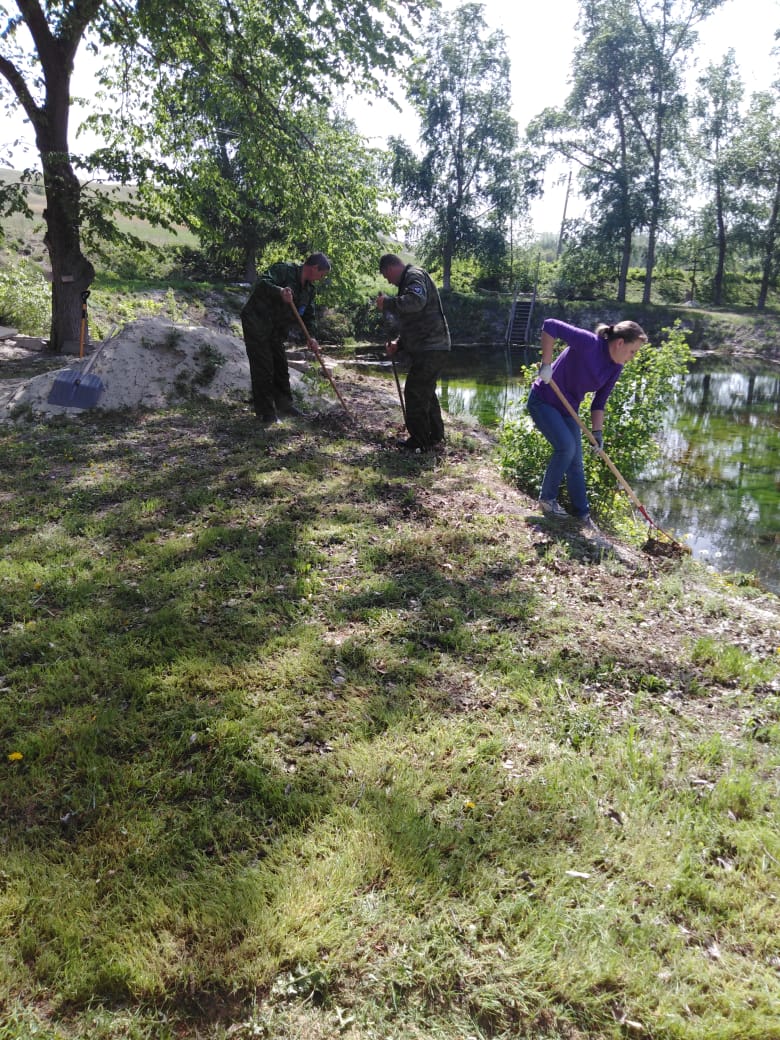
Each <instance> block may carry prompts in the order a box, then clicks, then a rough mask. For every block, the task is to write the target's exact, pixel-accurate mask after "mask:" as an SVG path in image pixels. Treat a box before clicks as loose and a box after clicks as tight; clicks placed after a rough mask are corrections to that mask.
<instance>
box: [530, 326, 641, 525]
mask: <svg viewBox="0 0 780 1040" xmlns="http://www.w3.org/2000/svg"><path fill="white" fill-rule="evenodd" d="M556 339H560V340H563V342H564V343H565V344H566V349H565V350H563V351H562V352H561V353H560V354H559V355H558V357H557V358H556V359H555V363H554V364H553V348H554V346H555V341H556ZM645 343H647V336H646V335H645V333H644V331H643V330H642V329H641V328H640V326H639V325H637V324H636V322H634V321H620V322H618V323H617V324H616V325H598V326H597V327H596V331H595V332H588V331H587V330H586V329H579V328H577V327H576V326H574V325H567V324H566V323H565V322H563V321H556V319H555V318H547V320H546V321H545V323H544V325H543V326H542V364H541V367H540V369H539V376H538V378H537V379H536V380H535V382H534V384H533V386H532V387H531V393H530V395H529V397H528V412H529V414H530V416H531V418H532V419H533V421H534V425H535V426H536V427H537V429H538V430H539V431H540V433H542V434H543V435H544V436H545V437H546V438H547V440H548V441H549V442H550V444H551V445H552V447H553V454H552V458H551V459H550V462H549V464H548V466H547V471H546V473H545V474H544V480H543V481H542V490H541V492H540V494H539V505H540V506H541V508H542V512H544V513H546V514H547V515H548V516H551V517H560V518H565V517H567V516H568V513H567V512H566V510H565V509H564V508H563V506H561V505H560V503H559V502H558V491H559V489H560V486H561V484H562V483H563V478H564V477H565V478H566V486H567V488H568V491H569V498H570V499H571V504H572V508H573V510H574V515H575V517H576V518H577V519H578V520H579V521H580V522H581V523H583V524H585V525H587V526H592V521H591V519H590V509H589V507H588V494H587V491H586V490H585V470H584V469H583V465H582V433H581V432H580V428H579V426H578V425H577V423H576V421H575V420H574V418H573V417H572V416H571V415H570V414H569V413H568V412H567V411H566V409H565V407H564V405H563V403H562V402H561V401H559V400H558V397H557V396H556V394H555V392H554V390H553V389H552V387H550V386H549V385H548V384H549V382H550V380H551V379H554V380H555V384H556V386H557V387H558V389H559V390H560V391H561V392H562V394H563V396H564V397H565V398H566V399H567V400H568V402H569V403H570V404H571V406H572V408H573V409H574V410H575V412H579V410H580V405H581V404H582V400H583V398H584V397H585V394H588V393H592V394H593V402H592V404H591V409H590V422H591V428H592V432H593V435H594V437H595V438H596V440H597V441H598V444H599V447H601V444H602V439H603V433H602V430H603V427H604V406H605V404H606V402H607V398H608V397H609V395H610V393H611V392H612V388H613V387H614V385H615V383H616V382H617V378H618V376H619V375H620V373H621V372H622V371H623V365H625V364H626V362H627V361H630V360H631V358H632V357H634V355H635V354H636V353H637V351H638V350H639V348H640V347H641V346H642V345H643V344H645Z"/></svg>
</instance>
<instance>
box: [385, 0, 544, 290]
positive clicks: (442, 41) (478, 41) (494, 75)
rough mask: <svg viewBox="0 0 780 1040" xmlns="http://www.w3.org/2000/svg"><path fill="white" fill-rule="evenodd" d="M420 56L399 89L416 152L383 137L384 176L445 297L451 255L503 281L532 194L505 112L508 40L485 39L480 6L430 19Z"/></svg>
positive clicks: (497, 35)
mask: <svg viewBox="0 0 780 1040" xmlns="http://www.w3.org/2000/svg"><path fill="white" fill-rule="evenodd" d="M423 55H424V56H421V57H420V58H419V59H418V61H417V63H416V65H415V66H414V67H413V69H412V73H411V75H410V77H409V80H408V89H407V96H408V98H409V101H410V102H411V104H412V106H413V107H414V109H415V111H416V112H417V114H418V116H419V118H420V121H421V131H420V141H421V143H422V154H421V156H419V157H418V156H417V155H416V154H415V152H414V151H413V150H412V149H411V148H410V147H409V145H408V144H407V143H406V142H405V141H403V140H401V139H399V138H391V139H390V141H389V146H390V175H391V177H392V180H393V183H394V185H395V186H396V187H397V188H398V189H399V194H400V200H401V202H402V203H403V204H405V205H407V206H409V207H411V208H412V209H413V210H414V211H415V212H416V213H418V214H419V215H420V216H421V217H422V218H423V220H424V221H425V226H424V227H423V229H422V232H421V233H420V234H419V235H418V240H417V249H418V252H419V253H420V256H421V257H422V258H423V261H424V262H425V263H426V264H427V265H428V266H431V265H432V263H433V262H434V260H436V261H438V262H439V263H440V264H441V268H442V282H443V287H444V288H445V289H449V288H450V287H453V288H454V284H453V285H452V286H451V281H450V278H451V272H452V262H453V260H454V258H455V257H463V256H474V257H477V258H479V259H480V263H481V266H482V267H483V269H484V270H485V272H486V273H487V274H488V275H491V276H494V277H495V275H496V274H497V273H501V269H502V268H503V267H504V264H503V257H504V255H505V253H506V243H505V231H506V224H507V221H508V219H509V217H510V216H511V215H512V214H515V213H517V212H518V211H519V210H521V209H522V208H523V207H524V206H525V205H526V204H527V198H528V197H529V195H530V194H532V193H533V191H534V190H535V189H534V182H533V177H532V172H531V170H532V167H531V164H530V163H528V164H525V165H523V164H522V163H521V160H520V156H519V153H518V136H517V124H516V122H515V120H514V119H512V117H511V114H510V109H511V96H510V76H509V58H508V55H507V51H506V37H505V35H504V33H503V32H501V31H494V32H490V33H489V32H488V31H487V24H486V22H485V19H484V12H483V8H482V6H481V5H480V4H475V3H465V4H462V5H461V6H460V7H458V8H456V9H455V10H454V11H453V12H451V13H446V12H441V13H439V14H437V15H436V17H435V19H434V20H432V22H431V24H430V26H429V29H428V31H427V33H426V35H425V39H424V50H423ZM521 182H523V183H524V185H525V188H526V189H527V190H526V191H525V192H523V191H521V187H520V186H521ZM485 213H487V214H489V217H488V218H487V219H486V218H485V216H484V214H485ZM496 268H498V270H496Z"/></svg>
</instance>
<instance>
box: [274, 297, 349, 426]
mask: <svg viewBox="0 0 780 1040" xmlns="http://www.w3.org/2000/svg"><path fill="white" fill-rule="evenodd" d="M290 306H291V307H292V309H293V314H294V315H295V317H296V318H297V319H298V324H299V325H300V326H301V330H302V331H303V334H304V336H305V337H306V346H307V347H308V348H309V350H311V351H312V352H313V354H314V356H315V357H316V358H317V360H318V361H319V363H320V368H321V369H322V371H323V372H324V374H325V378H326V379H327V380H328V382H329V383H330V385H331V386H332V387H333V389H334V391H335V394H336V397H338V399H339V401H341V407H342V408H343V409H344V411H345V412H346V413H347V415H348V416H349V418H350V419H352V422H354V421H355V420H354V418H353V416H352V413H351V412H350V410H349V408H347V404H346V401H345V400H344V398H343V397H342V396H341V394H340V393H339V388H338V387H337V386H336V384H335V383H334V382H333V377H332V376H331V374H330V372H329V371H328V370H327V368H326V367H325V362H324V361H323V360H322V354H320V351H319V347H318V346H317V343H316V341H315V340H313V339H312V338H311V336H310V335H309V330H308V329H307V328H306V325H305V323H304V320H303V318H302V317H301V316H300V314H299V313H298V308H297V307H296V306H295V301H294V300H290Z"/></svg>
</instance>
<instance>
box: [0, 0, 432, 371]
mask: <svg viewBox="0 0 780 1040" xmlns="http://www.w3.org/2000/svg"><path fill="white" fill-rule="evenodd" d="M429 3H430V0H397V3H396V5H395V6H396V9H397V10H400V11H401V12H403V13H405V14H406V15H407V16H408V23H409V24H407V23H406V22H405V21H404V19H402V18H397V19H395V20H394V21H393V22H392V24H391V23H388V20H387V17H386V0H322V3H320V4H319V5H318V7H317V11H316V13H314V14H312V13H311V12H310V10H309V7H308V5H306V4H304V3H303V2H302V0H279V2H277V3H276V4H275V5H274V6H273V9H272V10H271V9H269V7H268V5H267V4H265V3H264V2H263V0H226V2H225V3H223V4H211V3H208V2H207V0H189V2H188V3H187V4H186V5H181V6H180V7H179V8H178V9H177V10H176V14H175V17H171V8H170V5H169V4H167V3H165V2H164V0H141V2H139V3H137V4H136V3H132V2H126V0H49V2H47V3H46V4H45V6H44V5H42V4H41V3H40V0H16V9H12V7H11V5H10V3H6V2H3V0H0V17H1V18H2V19H3V21H4V23H5V28H4V30H3V31H2V33H1V34H0V82H2V81H4V84H5V86H4V90H3V95H2V96H3V99H4V100H5V101H6V102H10V104H12V105H20V106H21V107H22V108H23V109H24V111H25V113H26V115H27V116H28V118H29V119H30V121H31V123H32V125H33V128H34V131H35V136H36V143H37V147H38V151H39V154H40V159H41V166H42V170H43V179H44V186H45V191H46V210H45V220H46V239H45V241H46V246H47V248H48V251H49V257H50V261H51V267H52V273H53V282H52V327H51V346H52V348H53V349H54V350H61V349H63V348H64V347H65V346H66V344H67V343H68V342H69V341H74V340H75V339H76V338H77V333H78V327H79V320H80V309H81V308H80V295H81V293H82V292H83V291H84V290H85V289H87V288H88V286H89V285H90V284H91V282H92V279H93V277H94V268H93V265H92V264H91V262H90V261H89V260H88V259H87V258H86V257H85V256H84V254H83V252H82V224H83V223H84V222H85V221H93V222H95V223H97V224H98V225H100V223H101V221H102V222H103V228H104V230H105V231H106V233H110V227H109V224H108V222H106V206H105V205H103V204H101V203H98V202H94V201H93V204H92V205H91V206H85V205H84V199H83V196H82V186H81V184H80V182H79V179H78V177H77V176H76V172H75V164H74V156H73V154H72V152H71V150H70V144H69V125H68V124H69V115H70V83H71V76H72V73H73V69H74V62H75V59H76V54H77V51H78V48H79V46H80V45H81V44H82V43H83V42H85V41H86V42H87V43H89V44H91V45H93V46H97V45H98V44H100V45H101V46H103V47H105V46H107V45H114V46H115V47H117V48H119V52H120V59H121V60H119V61H118V62H117V66H118V67H119V68H120V69H121V71H123V72H125V73H126V74H127V83H128V86H129V85H131V84H132V81H133V79H134V78H137V79H138V80H141V79H142V78H143V77H144V75H145V74H148V75H151V76H153V77H156V82H157V84H158V86H159V87H161V88H162V87H163V84H164V83H165V82H166V81H167V82H169V83H170V84H171V85H172V86H174V87H179V86H181V85H182V83H183V82H184V81H185V80H186V77H187V75H188V74H190V75H192V76H193V78H195V79H197V78H198V74H199V72H200V70H202V69H204V68H209V69H211V70H212V71H213V72H214V74H215V76H216V75H224V76H227V77H229V78H230V80H231V81H232V82H233V83H235V84H237V85H238V86H239V87H240V88H241V89H242V90H243V91H244V92H245V95H246V97H247V98H252V99H254V100H255V102H256V104H257V108H258V110H259V111H261V113H262V119H263V120H264V121H266V122H267V124H268V125H273V126H276V127H278V128H280V129H281V131H282V132H284V130H285V124H286V122H287V120H286V109H285V104H286V100H287V99H286V92H289V91H292V89H293V85H294V86H295V90H296V91H297V97H302V96H305V97H308V98H310V99H313V100H317V99H320V98H321V97H322V95H323V86H324V84H326V83H336V84H344V83H346V82H348V81H349V82H351V83H352V84H353V85H354V86H355V87H357V88H361V87H365V86H366V85H367V84H373V86H374V88H375V89H376V90H378V91H381V90H382V89H383V87H382V82H383V73H385V72H386V71H387V70H389V69H390V68H396V67H397V63H398V61H399V57H400V58H401V59H402V58H403V56H404V55H405V54H406V53H407V50H408V46H409V39H410V36H411V28H412V27H413V26H414V24H415V22H416V20H417V19H418V18H419V17H420V15H421V12H422V10H423V9H424V8H425V7H426V6H428V5H429ZM28 36H29V40H28V38H27V37H28ZM114 53H115V52H114ZM168 100H169V102H170V103H171V104H174V105H175V103H176V95H175V93H173V94H170V95H169V99H168ZM152 101H153V99H150V103H149V106H148V108H147V109H146V111H147V113H149V112H151V111H152V107H153V104H152ZM150 126H151V127H152V128H153V123H150V122H147V121H146V120H144V119H141V120H139V121H138V123H137V124H134V125H133V127H132V132H131V133H130V134H129V135H128V140H127V143H126V144H125V145H124V146H123V148H122V149H117V148H113V149H101V150H100V151H99V153H98V154H96V155H95V156H94V157H92V159H91V160H90V159H89V158H87V157H82V159H81V160H80V165H81V166H82V167H83V168H84V169H102V170H104V171H106V172H108V173H110V174H111V175H113V176H116V177H118V179H120V180H121V181H122V182H126V181H130V180H133V181H135V182H137V183H138V184H139V201H140V203H141V205H143V204H144V201H145V200H148V199H149V198H151V195H150V194H149V193H147V194H146V195H145V194H144V189H145V188H146V187H148V186H149V184H150V182H151V180H152V178H154V179H159V178H167V179H168V183H169V184H173V183H174V182H175V179H176V177H177V176H179V177H180V178H181V177H184V176H186V171H185V169H184V164H183V163H182V162H181V159H182V156H181V155H178V156H174V157H173V159H172V161H171V162H170V163H165V162H163V161H161V160H163V159H164V158H165V157H164V156H160V155H159V153H158V154H156V155H155V154H152V157H151V158H150V157H148V156H144V157H143V158H142V159H141V161H137V160H138V154H137V152H138V149H139V148H140V147H141V144H142V135H143V132H144V131H146V130H148V129H149V127H150ZM2 201H4V202H5V203H8V202H10V203H11V204H17V205H18V204H19V202H20V199H19V195H18V193H17V194H16V195H15V197H13V198H11V197H10V196H9V195H8V194H6V196H5V197H4V199H3V200H2ZM147 212H149V211H148V210H147Z"/></svg>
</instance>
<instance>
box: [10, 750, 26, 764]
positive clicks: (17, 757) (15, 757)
mask: <svg viewBox="0 0 780 1040" xmlns="http://www.w3.org/2000/svg"><path fill="white" fill-rule="evenodd" d="M23 758H24V755H23V754H22V753H21V751H12V752H11V754H10V755H9V756H8V761H9V762H21V761H22V759H23Z"/></svg>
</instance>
